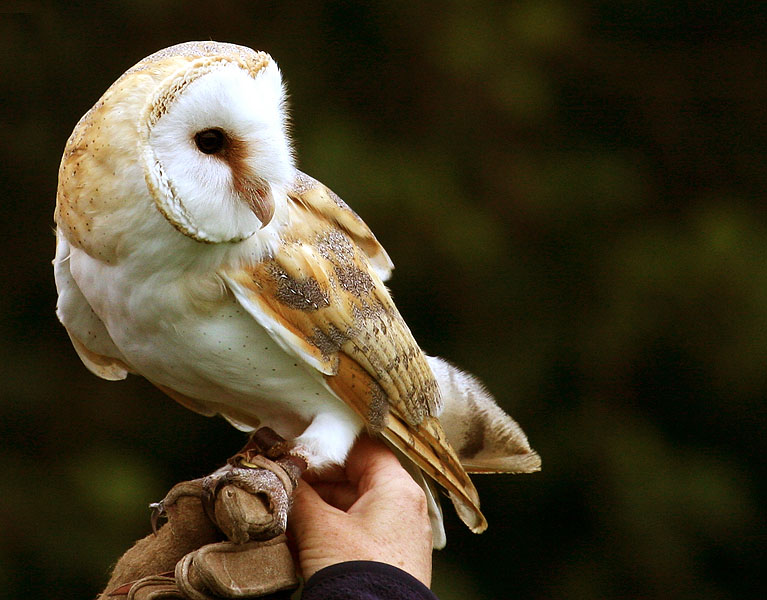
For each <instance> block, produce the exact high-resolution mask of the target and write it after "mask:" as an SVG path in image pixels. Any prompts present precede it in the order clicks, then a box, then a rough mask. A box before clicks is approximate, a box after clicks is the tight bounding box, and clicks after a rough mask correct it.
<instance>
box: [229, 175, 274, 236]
mask: <svg viewBox="0 0 767 600" xmlns="http://www.w3.org/2000/svg"><path fill="white" fill-rule="evenodd" d="M235 173H236V172H235ZM234 182H235V189H236V190H237V192H238V193H239V195H240V198H242V199H243V201H244V202H245V204H247V205H248V208H250V210H252V211H253V214H254V215H256V218H258V220H259V221H261V229H263V228H264V227H266V226H267V225H268V224H269V222H270V221H271V220H272V217H273V216H274V197H273V196H272V188H271V186H270V185H269V183H268V182H267V181H264V180H263V179H261V178H260V177H236V176H235V180H234Z"/></svg>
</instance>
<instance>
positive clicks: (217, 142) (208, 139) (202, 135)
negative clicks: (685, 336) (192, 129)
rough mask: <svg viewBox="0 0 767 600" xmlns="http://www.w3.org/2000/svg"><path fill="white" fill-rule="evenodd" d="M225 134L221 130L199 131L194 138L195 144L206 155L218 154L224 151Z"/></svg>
mask: <svg viewBox="0 0 767 600" xmlns="http://www.w3.org/2000/svg"><path fill="white" fill-rule="evenodd" d="M225 141H226V138H225V137H224V132H223V131H221V130H220V129H206V130H204V131H198V132H197V133H196V134H195V136H194V143H195V144H197V147H198V148H199V149H200V152H204V153H205V154H216V153H217V152H221V150H223V149H224V142H225Z"/></svg>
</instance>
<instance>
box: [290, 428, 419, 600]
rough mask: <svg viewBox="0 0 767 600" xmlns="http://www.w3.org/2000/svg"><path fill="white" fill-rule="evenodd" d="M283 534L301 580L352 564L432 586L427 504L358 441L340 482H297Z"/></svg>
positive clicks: (390, 458) (379, 447) (370, 445)
mask: <svg viewBox="0 0 767 600" xmlns="http://www.w3.org/2000/svg"><path fill="white" fill-rule="evenodd" d="M288 526H289V529H290V533H291V535H292V537H293V539H294V540H295V542H296V545H297V547H298V559H299V563H300V566H301V571H302V572H303V575H304V578H305V579H307V580H308V579H309V578H310V577H311V576H312V575H313V574H314V573H316V572H317V571H319V570H320V569H323V568H325V567H329V566H330V565H333V564H336V563H340V562H346V561H350V560H374V561H378V562H382V563H388V564H390V565H394V566H396V567H399V568H400V569H402V570H403V571H406V572H407V573H410V574H411V575H412V576H413V577H415V578H416V579H418V580H420V581H421V582H423V583H424V584H425V585H426V586H427V587H428V586H429V584H430V583H431V553H432V533H431V524H430V522H429V516H428V511H427V508H426V496H425V495H424V492H423V490H422V489H421V488H420V487H419V486H418V484H417V483H415V481H413V479H412V477H410V475H409V474H408V473H407V471H405V469H403V468H402V466H401V465H400V464H399V461H398V460H397V458H396V457H395V456H394V454H393V453H392V452H391V451H390V450H389V449H388V448H387V447H386V446H385V445H384V444H383V443H381V442H378V441H375V440H373V439H371V438H370V437H368V436H362V437H361V438H360V439H359V440H357V443H356V444H355V445H354V448H352V450H351V452H350V453H349V457H348V458H347V461H346V469H345V479H344V480H343V481H328V480H323V479H319V480H315V481H314V482H313V483H311V484H309V483H307V482H306V481H303V480H302V481H301V482H300V483H299V484H298V487H297V488H296V490H295V493H294V496H293V508H292V509H291V512H290V518H289V519H288Z"/></svg>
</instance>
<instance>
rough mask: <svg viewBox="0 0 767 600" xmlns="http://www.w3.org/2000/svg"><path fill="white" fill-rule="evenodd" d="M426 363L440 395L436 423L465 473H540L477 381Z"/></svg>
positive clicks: (523, 441)
mask: <svg viewBox="0 0 767 600" xmlns="http://www.w3.org/2000/svg"><path fill="white" fill-rule="evenodd" d="M428 360H429V366H431V369H432V371H433V372H434V376H435V377H436V379H437V382H438V383H439V387H440V392H441V394H442V400H443V409H442V412H441V414H440V416H439V420H440V422H441V423H442V427H443V429H444V430H445V434H446V435H447V439H448V441H449V442H450V444H451V445H452V446H453V447H454V448H455V449H456V452H457V454H458V458H459V459H460V461H461V464H462V465H463V467H464V468H465V469H466V471H467V472H469V473H532V472H535V471H540V469H541V458H540V456H538V454H537V453H536V452H535V451H534V450H532V449H531V448H530V444H529V443H528V441H527V437H526V436H525V433H524V432H523V431H522V428H521V427H520V426H519V425H518V424H517V423H516V421H514V419H512V418H511V417H510V416H509V415H507V414H506V413H505V412H504V411H503V409H501V408H500V407H499V406H498V405H497V404H496V403H495V400H494V399H493V397H492V396H491V395H490V393H489V392H488V391H487V390H486V389H485V387H484V386H483V385H482V383H481V382H480V381H479V380H477V379H476V378H475V377H473V376H471V375H469V374H468V373H464V372H463V371H461V370H459V369H457V368H456V367H454V366H453V365H451V364H450V363H448V362H447V361H445V360H443V359H441V358H438V357H431V356H430V357H428ZM454 503H455V501H454ZM456 508H458V507H457V506H456ZM459 513H460V511H459Z"/></svg>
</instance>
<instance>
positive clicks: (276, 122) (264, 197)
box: [143, 60, 295, 243]
mask: <svg viewBox="0 0 767 600" xmlns="http://www.w3.org/2000/svg"><path fill="white" fill-rule="evenodd" d="M169 79H170V81H167V82H166V84H165V85H163V86H162V89H161V90H160V91H159V92H158V94H157V95H156V97H155V98H154V99H153V100H152V101H151V102H150V104H149V105H148V107H147V113H146V115H147V118H146V125H147V130H146V140H145V142H146V145H145V147H144V152H143V156H144V165H145V171H146V178H147V184H148V185H149V188H150V192H151V193H152V195H153V196H154V199H155V202H156V204H157V207H158V209H159V210H160V212H162V213H163V215H164V216H165V217H166V218H167V219H168V220H169V221H170V222H171V224H173V226H174V227H176V229H178V230H179V231H181V232H182V233H184V234H185V235H187V236H189V237H192V238H194V239H196V240H198V241H201V242H208V243H221V242H237V241H240V240H243V239H246V238H248V237H250V236H252V235H253V234H254V233H255V232H256V231H258V230H259V229H260V228H261V227H262V226H265V225H268V222H269V221H270V220H271V217H272V213H276V214H277V215H278V216H279V215H280V213H281V212H283V210H284V203H285V199H284V190H285V189H286V187H287V186H288V185H289V184H290V182H291V181H292V179H293V177H294V172H295V167H294V164H293V158H292V154H291V149H290V142H289V138H288V135H287V131H286V113H285V94H284V89H283V86H282V81H281V76H280V72H279V69H278V68H277V65H276V64H275V63H274V62H273V61H271V60H270V61H268V62H267V64H266V65H265V66H264V67H263V68H262V69H261V70H259V71H258V72H257V73H256V74H255V76H253V75H251V74H250V73H249V72H248V71H246V70H245V69H243V68H242V67H241V66H240V65H238V64H236V63H232V62H227V61H218V62H215V63H213V64H207V65H205V66H204V67H197V68H195V67H191V68H190V69H188V70H187V71H186V72H184V73H177V74H174V75H173V76H171V78H169ZM210 131H213V132H216V135H219V136H221V139H222V144H223V145H222V147H221V149H220V151H218V150H216V151H214V152H206V151H205V150H206V149H205V148H202V147H201V146H200V144H199V138H198V137H197V136H198V135H199V134H200V133H201V132H210ZM207 150H210V148H208V149H207ZM213 150H215V148H213Z"/></svg>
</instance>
